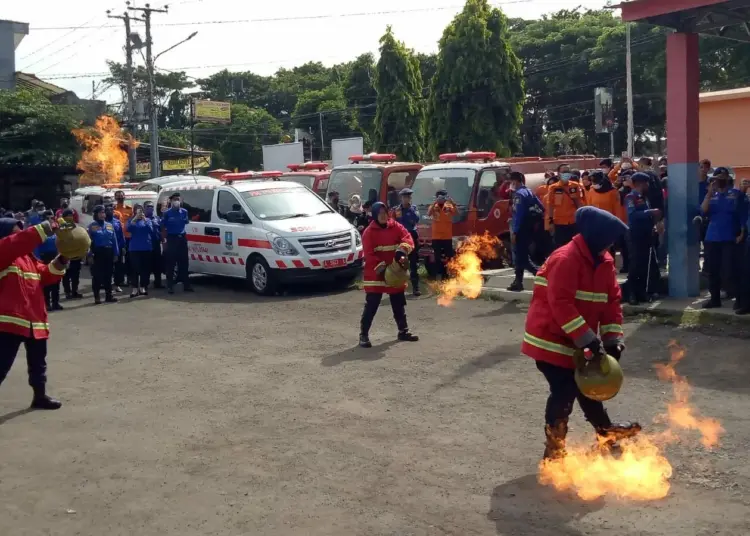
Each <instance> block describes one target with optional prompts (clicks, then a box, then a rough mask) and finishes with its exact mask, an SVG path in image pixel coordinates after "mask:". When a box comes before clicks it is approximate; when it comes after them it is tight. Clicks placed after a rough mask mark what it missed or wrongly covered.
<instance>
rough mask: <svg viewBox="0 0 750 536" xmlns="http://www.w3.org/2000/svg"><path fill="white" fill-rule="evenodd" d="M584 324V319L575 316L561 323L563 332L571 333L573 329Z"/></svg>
mask: <svg viewBox="0 0 750 536" xmlns="http://www.w3.org/2000/svg"><path fill="white" fill-rule="evenodd" d="M585 325H586V321H585V320H584V319H583V317H582V316H577V317H575V318H574V319H573V320H571V321H570V322H568V323H567V324H565V325H563V327H562V329H563V331H564V332H565V333H573V332H574V331H575V330H577V329H578V328H580V327H581V326H585Z"/></svg>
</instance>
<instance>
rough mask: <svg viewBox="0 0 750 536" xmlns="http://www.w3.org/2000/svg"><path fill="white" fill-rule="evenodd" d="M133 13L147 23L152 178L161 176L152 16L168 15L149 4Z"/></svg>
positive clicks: (163, 10)
mask: <svg viewBox="0 0 750 536" xmlns="http://www.w3.org/2000/svg"><path fill="white" fill-rule="evenodd" d="M128 9H129V10H131V11H140V12H142V13H143V21H144V22H145V23H146V71H147V72H148V102H149V105H150V107H151V108H150V113H149V116H150V121H149V132H150V134H151V143H150V145H151V178H152V179H153V178H156V177H158V176H159V116H158V110H157V108H156V99H155V97H154V58H153V55H152V48H153V39H152V38H151V14H152V13H166V12H167V6H164V9H156V8H152V7H151V6H150V5H149V4H146V6H145V7H128Z"/></svg>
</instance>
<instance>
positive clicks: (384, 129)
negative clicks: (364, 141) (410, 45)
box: [375, 26, 424, 162]
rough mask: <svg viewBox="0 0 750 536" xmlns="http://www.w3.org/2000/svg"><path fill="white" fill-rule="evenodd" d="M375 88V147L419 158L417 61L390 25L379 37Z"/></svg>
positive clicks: (421, 135)
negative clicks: (396, 36)
mask: <svg viewBox="0 0 750 536" xmlns="http://www.w3.org/2000/svg"><path fill="white" fill-rule="evenodd" d="M375 89H376V91H377V95H378V97H377V112H376V115H375V148H376V149H378V150H382V151H386V152H394V153H396V154H398V156H399V157H401V158H403V159H404V160H407V161H412V162H420V161H421V160H422V159H423V156H424V150H423V146H422V143H423V141H424V100H423V99H422V75H421V74H420V72H419V61H418V60H417V59H416V58H415V57H414V55H413V54H412V52H411V51H410V50H409V49H407V48H406V46H405V45H404V44H403V43H402V42H401V41H398V40H397V39H396V38H395V37H394V35H393V31H392V30H391V27H390V26H388V28H387V29H386V31H385V34H384V35H383V37H381V38H380V59H379V60H378V66H377V76H376V77H375Z"/></svg>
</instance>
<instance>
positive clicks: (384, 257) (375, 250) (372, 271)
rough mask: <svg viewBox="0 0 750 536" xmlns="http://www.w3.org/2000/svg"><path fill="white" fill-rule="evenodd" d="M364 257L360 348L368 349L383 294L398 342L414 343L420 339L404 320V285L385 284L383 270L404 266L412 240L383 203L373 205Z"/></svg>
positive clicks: (363, 245) (407, 260)
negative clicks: (388, 305) (390, 266)
mask: <svg viewBox="0 0 750 536" xmlns="http://www.w3.org/2000/svg"><path fill="white" fill-rule="evenodd" d="M362 248H363V249H364V254H365V268H364V273H363V275H362V279H363V282H362V285H363V287H364V290H365V307H364V310H363V311H362V319H361V321H360V331H359V345H360V346H361V347H362V348H371V347H372V343H371V342H370V327H371V326H372V321H373V320H374V319H375V314H376V313H377V312H378V308H379V307H380V301H381V300H382V298H383V294H388V296H389V297H390V301H391V309H392V310H393V319H394V320H395V321H396V327H397V328H398V340H399V341H407V342H416V341H418V340H419V337H417V336H416V335H412V334H411V332H410V331H409V325H408V323H407V321H406V296H405V294H404V292H405V291H406V282H404V283H403V285H400V286H399V287H390V286H388V285H387V284H386V282H385V270H386V268H387V267H388V265H389V264H391V263H392V262H394V261H396V262H398V263H400V264H401V266H403V267H406V266H407V264H408V262H409V258H408V257H409V253H411V251H412V250H413V249H414V241H413V240H412V237H411V234H409V231H407V230H406V228H405V227H404V226H403V225H401V224H400V223H398V222H397V221H395V220H393V219H391V218H389V217H388V209H387V208H386V206H385V204H384V203H381V202H377V203H375V204H373V205H372V222H371V223H370V225H369V226H368V227H367V229H365V232H364V235H363V236H362Z"/></svg>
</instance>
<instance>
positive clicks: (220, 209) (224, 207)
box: [216, 190, 245, 220]
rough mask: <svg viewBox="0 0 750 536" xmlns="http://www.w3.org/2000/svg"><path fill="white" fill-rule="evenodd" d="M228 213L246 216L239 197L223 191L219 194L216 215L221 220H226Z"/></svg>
mask: <svg viewBox="0 0 750 536" xmlns="http://www.w3.org/2000/svg"><path fill="white" fill-rule="evenodd" d="M228 212H240V213H241V214H243V215H244V214H245V211H244V210H243V209H242V205H241V204H240V202H239V200H238V199H237V197H235V195H234V194H233V193H232V192H227V191H224V190H222V191H220V192H219V198H218V199H217V200H216V215H217V216H218V217H219V218H220V219H222V220H226V219H227V213H228Z"/></svg>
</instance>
